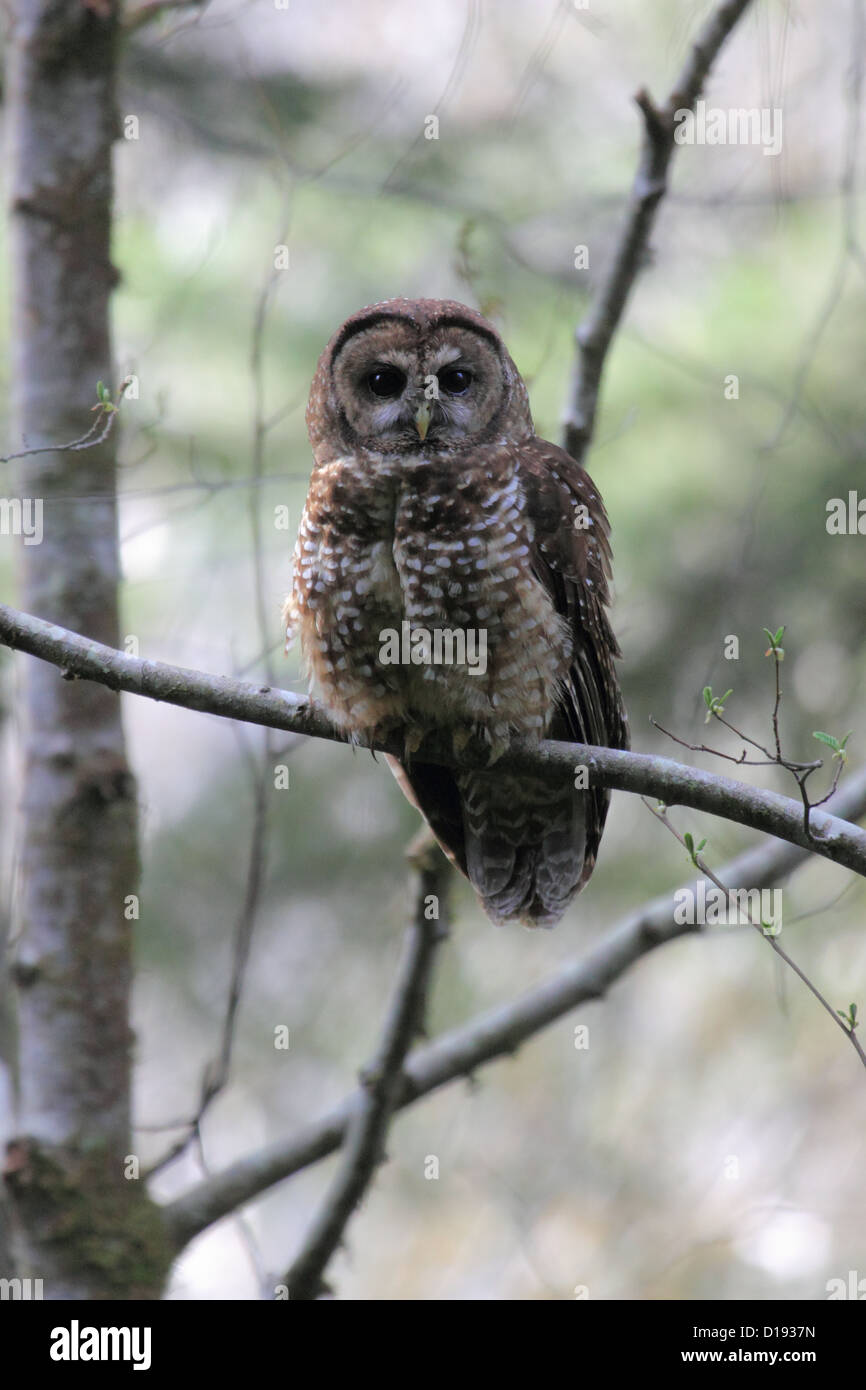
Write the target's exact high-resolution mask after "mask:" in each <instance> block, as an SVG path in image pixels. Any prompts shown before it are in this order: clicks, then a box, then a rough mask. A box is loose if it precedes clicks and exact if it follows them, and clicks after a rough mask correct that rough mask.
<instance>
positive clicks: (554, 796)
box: [388, 758, 606, 927]
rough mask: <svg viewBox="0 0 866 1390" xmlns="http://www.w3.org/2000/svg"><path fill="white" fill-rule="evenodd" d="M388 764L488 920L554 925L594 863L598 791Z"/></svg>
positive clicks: (495, 775)
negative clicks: (467, 880)
mask: <svg viewBox="0 0 866 1390" xmlns="http://www.w3.org/2000/svg"><path fill="white" fill-rule="evenodd" d="M388 761H389V763H390V764H391V770H392V772H393V773H394V775H395V776H396V778H397V780H398V782H399V783H400V785H401V787H402V789H403V791H404V793H405V794H406V796H407V797H408V799H409V800H410V801H411V802H412V803H413V805H415V806H417V808H418V810H419V811H420V812H421V813H422V815H423V816H424V817H425V819H426V820H427V822H428V824H429V826H430V828H431V830H432V831H433V833H434V835H435V836H436V838H437V840H438V841H439V843H440V845H441V846H442V848H443V850H444V851H445V853H446V854H447V855H448V857H449V858H450V859H451V861H452V862H453V863H454V864H455V865H456V867H457V868H458V869H460V871H461V872H462V873H464V874H465V875H466V877H467V878H468V879H469V880H470V882H471V883H472V886H473V887H474V888H475V891H476V892H477V894H478V896H479V898H480V900H481V904H482V906H483V908H484V911H485V912H486V913H487V915H488V917H490V918H491V920H492V921H494V922H496V923H497V924H498V923H502V922H508V921H511V920H513V919H515V918H517V919H519V920H520V921H522V922H523V923H524V924H525V925H526V926H528V927H552V926H554V925H555V924H556V923H557V922H558V921H559V919H560V917H561V916H562V914H563V912H564V911H565V909H566V908H567V906H568V904H569V903H570V902H571V900H572V898H573V897H574V896H575V894H576V893H578V892H579V891H580V889H581V888H582V887H583V885H584V884H585V883H586V881H587V879H588V878H589V876H590V874H591V873H592V870H593V867H594V865H595V856H596V851H597V848H598V838H599V834H600V826H598V830H597V833H594V832H596V827H597V825H598V809H599V808H598V807H597V806H596V804H595V801H594V800H593V798H597V797H598V793H593V792H591V791H576V790H574V789H572V788H571V787H570V785H568V784H566V785H564V786H563V785H562V784H560V785H559V786H553V787H552V786H551V785H550V782H549V781H548V780H546V779H544V778H541V777H539V778H533V777H530V776H527V775H526V774H525V773H524V774H521V775H520V776H519V777H517V776H511V775H509V774H508V773H501V772H495V771H494V772H461V773H458V774H457V776H456V777H455V775H454V774H453V773H452V772H450V771H449V770H448V769H447V768H441V767H435V766H433V765H432V764H429V763H412V764H411V765H410V766H409V767H405V766H403V765H402V764H400V763H398V762H397V761H396V759H392V758H389V759H388ZM605 809H606V806H605ZM602 819H603V817H602ZM588 825H589V826H590V827H591V828H590V830H589V833H588V831H587V826H588Z"/></svg>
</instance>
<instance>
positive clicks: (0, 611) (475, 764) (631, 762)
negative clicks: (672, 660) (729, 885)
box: [0, 604, 866, 876]
mask: <svg viewBox="0 0 866 1390" xmlns="http://www.w3.org/2000/svg"><path fill="white" fill-rule="evenodd" d="M0 645H4V646H7V647H13V648H16V649H18V650H19V651H24V652H29V653H30V655H31V656H37V657H39V658H40V659H41V660H43V661H49V662H52V663H53V664H54V665H55V666H60V667H61V668H62V669H63V674H64V676H65V678H66V679H69V680H71V679H74V678H75V677H79V678H81V679H84V680H93V681H98V682H99V683H100V684H102V685H107V686H108V687H109V688H110V689H111V690H126V691H129V692H130V693H131V694H133V695H145V696H147V697H148V698H149V699H152V700H165V701H167V702H168V703H169V704H173V705H180V706H182V707H183V708H184V709H193V710H199V711H202V712H205V713H208V714H216V715H220V716H221V717H222V718H227V719H242V720H244V721H246V722H247V723H249V724H264V725H265V726H267V727H268V728H272V729H286V730H289V731H290V732H293V733H299V734H308V735H310V736H312V737H313V738H326V739H332V740H334V741H336V742H345V741H346V739H345V735H344V734H343V733H342V732H341V731H340V730H339V729H337V728H335V727H334V725H333V724H332V723H331V722H330V720H329V719H328V717H327V715H326V714H325V713H324V712H323V711H322V710H320V709H317V708H316V706H315V705H313V704H311V703H310V701H308V700H305V699H303V698H302V696H300V695H295V694H292V693H291V692H290V691H288V690H273V689H271V687H270V686H256V685H252V684H250V683H249V682H248V681H239V680H233V679H231V678H230V677H228V676H211V675H206V674H205V673H204V672H201V671H191V670H187V669H186V668H185V667H182V666H169V665H168V664H167V663H164V662H160V661H143V660H141V659H140V658H139V657H133V656H127V655H126V654H125V653H124V652H119V651H115V650H114V648H113V647H106V646H103V645H102V644H101V643H100V642H93V641H91V640H90V639H89V638H87V637H81V636H79V635H78V634H77V633H74V632H69V631H67V629H66V628H62V627H58V626H57V625H56V624H55V623H46V622H43V620H42V619H41V618H34V617H33V616H32V615H31V614H28V613H20V612H18V611H17V610H16V609H14V608H9V607H8V606H7V605H5V604H0ZM373 747H374V748H375V749H376V751H378V752H383V753H391V754H393V755H394V756H395V757H398V758H399V757H402V756H404V748H403V739H402V737H401V736H400V735H399V734H396V733H395V734H394V735H393V736H392V737H391V738H389V739H383V740H381V741H380V740H376V741H375V742H374V744H373ZM422 757H423V760H424V761H425V762H431V763H436V764H439V765H441V766H444V767H449V766H454V765H455V759H454V754H453V752H452V750H451V748H450V745H449V744H448V743H447V741H445V740H438V741H437V740H436V739H433V738H430V739H428V740H426V741H425V743H424V744H423V752H422ZM488 759H489V752H488V750H486V749H484V748H481V747H473V746H472V745H467V747H466V748H465V749H464V750H463V752H462V753H461V756H460V766H461V767H466V768H482V769H483V768H484V767H486V766H487V765H488ZM496 767H497V770H501V771H505V770H506V769H507V770H508V771H513V772H534V773H536V774H538V772H539V771H547V772H549V774H550V776H551V778H555V777H559V778H562V777H567V776H568V777H573V776H574V774H575V769H576V768H577V767H585V768H586V769H587V773H588V778H589V782H590V784H591V785H593V786H601V787H611V788H613V789H614V790H616V791H627V792H633V793H635V794H636V795H639V796H653V797H655V798H656V799H657V800H659V801H663V802H664V803H665V804H666V805H667V806H691V807H692V809H693V810H696V811H707V812H709V813H710V815H714V816H721V817H723V818H724V819H725V820H730V821H734V822H736V823H737V824H739V825H746V826H749V827H750V828H751V829H752V830H762V831H764V832H766V833H767V834H768V835H776V836H777V837H778V838H779V839H782V840H789V841H790V843H791V844H792V845H799V846H800V847H801V848H802V849H809V850H812V851H813V853H815V854H820V855H821V856H822V857H823V858H825V859H830V860H832V862H833V863H834V864H841V865H842V866H843V867H844V868H846V869H852V870H853V871H854V872H855V873H858V874H862V875H864V876H866V831H864V830H862V829H860V827H859V826H856V825H849V824H848V823H847V822H846V821H844V820H840V819H839V818H838V817H836V816H833V815H831V814H830V813H829V812H828V811H816V812H815V814H814V815H813V816H812V817H811V819H810V827H809V832H808V833H807V831H806V828H805V826H804V823H803V808H802V805H801V803H800V802H799V801H793V800H791V798H790V797H787V796H780V795H779V794H778V793H777V792H771V791H763V790H761V789H759V788H757V787H751V786H749V785H748V783H746V782H737V781H734V780H733V779H732V778H730V777H720V776H718V775H717V774H715V773H711V772H704V771H702V770H701V769H700V768H695V767H685V766H684V765H683V764H682V763H675V762H672V761H671V760H670V759H669V758H660V757H656V756H654V755H650V754H647V753H625V752H622V751H621V750H620V749H617V748H594V747H591V746H589V745H588V744H582V743H554V742H551V741H550V740H544V741H543V742H541V743H539V744H538V745H537V746H533V745H530V744H526V743H523V742H520V741H516V742H515V743H513V744H512V746H511V748H510V749H509V751H508V752H507V753H506V754H504V755H503V756H502V757H501V758H500V759H499V760H498V762H497V764H496Z"/></svg>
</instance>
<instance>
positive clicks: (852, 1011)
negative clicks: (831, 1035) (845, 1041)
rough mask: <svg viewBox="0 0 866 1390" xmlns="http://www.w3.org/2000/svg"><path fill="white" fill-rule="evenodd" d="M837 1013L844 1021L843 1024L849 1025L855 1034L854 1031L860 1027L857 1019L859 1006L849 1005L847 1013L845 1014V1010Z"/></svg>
mask: <svg viewBox="0 0 866 1390" xmlns="http://www.w3.org/2000/svg"><path fill="white" fill-rule="evenodd" d="M836 1012H837V1014H838V1015H839V1017H840V1018H841V1019H842V1022H843V1023H847V1025H848V1028H849V1030H850V1031H851V1032H852V1033H853V1032H854V1029H855V1028H857V1027H858V1026H859V1020H858V1018H857V1005H856V1004H849V1005H848V1012H847V1013H845V1012H844V1010H843V1009H837V1010H836Z"/></svg>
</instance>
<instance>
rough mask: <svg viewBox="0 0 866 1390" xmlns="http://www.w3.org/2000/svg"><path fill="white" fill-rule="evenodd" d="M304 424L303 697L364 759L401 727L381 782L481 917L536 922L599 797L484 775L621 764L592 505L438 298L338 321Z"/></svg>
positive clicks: (483, 340) (510, 374) (467, 327)
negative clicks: (568, 763)
mask: <svg viewBox="0 0 866 1390" xmlns="http://www.w3.org/2000/svg"><path fill="white" fill-rule="evenodd" d="M307 428H308V431H309V436H310V442H311V444H312V449H313V457H314V459H315V466H314V468H313V473H312V478H311V481H310V487H309V492H308V496H307V500H306V505H305V507H304V512H303V517H302V520H301V525H300V529H299V534H298V540H297V545H296V547H295V552H294V561H293V590H292V593H291V595H290V597H289V598H288V599H287V600H286V604H285V607H284V620H285V624H286V637H287V642H291V641H292V640H293V638H294V637H295V636H297V637H298V638H299V640H300V646H301V653H302V658H303V662H304V666H305V669H306V671H307V673H308V675H309V679H310V693H311V696H312V697H313V698H314V699H316V700H317V701H319V702H320V703H321V704H322V705H323V706H324V707H325V709H326V710H327V711H328V713H329V714H330V716H331V718H332V719H333V721H334V722H335V723H336V724H337V725H338V726H339V727H340V728H341V729H342V730H344V731H345V733H346V735H347V736H348V737H350V738H352V739H353V740H355V741H357V742H359V743H369V742H370V741H372V740H373V739H374V738H376V737H377V736H385V735H390V734H393V733H394V731H395V730H396V729H399V730H402V731H403V736H404V749H405V752H404V756H403V757H402V758H401V759H399V760H398V759H389V761H390V762H391V765H392V770H393V771H394V772H395V775H396V776H397V779H398V781H399V782H400V785H401V787H402V789H403V791H404V792H405V794H406V796H407V797H408V798H409V800H410V801H411V802H412V803H413V804H414V805H415V806H416V807H417V808H418V810H419V811H420V812H421V814H422V815H423V816H424V817H425V819H426V820H427V822H428V824H429V825H430V827H431V829H432V831H433V833H434V834H435V836H436V838H437V839H438V841H439V843H440V844H441V846H442V848H443V849H444V850H445V852H446V853H447V854H448V855H449V857H450V858H451V860H452V861H453V862H454V864H455V865H456V866H457V867H458V868H459V869H460V870H461V871H462V872H463V873H464V874H465V875H466V876H467V877H468V878H469V879H470V881H471V883H472V884H473V886H474V888H475V890H476V892H477V894H478V896H479V898H480V901H481V903H482V905H483V907H484V909H485V911H486V912H487V914H488V916H489V917H491V918H492V919H493V921H494V922H503V921H507V920H510V919H513V918H518V919H520V920H521V921H523V922H524V923H525V924H526V925H528V926H552V925H553V924H554V923H555V922H556V921H558V919H559V918H560V917H561V916H562V913H563V912H564V910H565V908H566V907H567V905H568V903H569V902H570V900H571V899H572V898H573V897H574V895H575V894H576V893H577V892H579V891H580V889H581V888H582V887H583V885H584V884H585V883H586V882H587V880H588V879H589V877H590V875H591V873H592V870H593V867H594V865H595V860H596V855H597V853H598V846H599V841H600V838H601V833H602V829H603V826H604V821H605V817H606V815H607V809H608V802H609V794H608V793H607V792H606V791H605V790H604V789H603V788H599V787H592V788H586V789H575V787H574V786H573V785H572V783H571V781H567V782H562V781H561V780H553V779H551V778H550V777H548V776H546V775H545V774H544V773H541V772H539V773H538V774H537V775H530V774H527V773H521V774H519V775H517V774H515V773H513V772H506V771H497V768H496V759H497V757H498V756H499V755H500V754H501V753H502V751H503V750H504V749H505V748H506V747H507V745H508V743H509V742H510V741H511V739H512V738H515V737H517V736H520V737H522V738H524V739H529V740H539V739H541V738H544V737H549V738H554V739H565V740H569V741H579V742H584V743H592V744H605V745H607V746H609V747H612V748H625V747H627V743H628V733H627V723H626V717H625V712H624V709H623V704H622V699H621V696H620V690H619V685H618V682H617V677H616V673H615V670H614V665H613V659H614V658H615V657H618V656H619V655H620V652H619V649H618V647H617V644H616V640H615V638H614V636H613V633H612V631H611V627H610V624H609V622H608V617H607V612H606V606H607V604H608V603H609V595H608V579H609V575H610V543H609V527H608V520H607V516H606V514H605V510H604V506H603V504H602V501H601V498H600V497H599V494H598V490H597V488H596V487H595V485H594V483H593V482H592V480H591V478H590V477H589V475H588V474H587V473H586V472H585V471H584V469H583V468H581V467H580V465H579V464H577V463H576V462H575V461H574V459H572V458H571V457H570V456H569V455H568V454H566V453H565V452H564V451H563V450H562V449H560V448H558V447H557V446H556V445H555V444H550V443H548V442H547V441H546V440H544V439H539V437H538V436H537V435H536V433H535V430H534V427H533V423H532V416H531V414H530V409H529V398H528V395H527V391H526V387H525V385H524V382H523V379H522V378H521V376H520V373H519V372H518V371H517V368H516V367H515V365H514V363H513V361H512V360H511V357H510V356H509V354H508V352H507V350H506V348H505V344H504V343H503V341H502V339H501V337H500V335H499V334H498V333H497V331H496V329H495V328H493V327H492V325H491V324H490V323H488V322H487V321H486V319H484V318H482V317H481V315H480V314H478V313H476V312H475V311H474V310H473V309H469V308H467V307H466V306H465V305H463V304H458V303H455V302H453V301H451V300H436V299H390V300H386V301H384V302H383V303H380V304H374V305H371V306H369V307H368V308H365V309H361V310H360V311H359V312H358V313H356V314H353V315H352V316H351V318H349V319H347V320H346V322H345V323H344V324H343V325H342V327H341V328H340V329H339V330H338V331H337V333H335V335H334V336H333V338H332V339H331V341H330V342H329V343H328V345H327V347H326V348H325V350H324V352H323V353H322V356H321V358H320V360H319V364H318V368H317V370H316V374H315V377H314V379H313V385H312V390H311V393H310V400H309V404H308V407H307ZM432 731H437V732H439V733H440V734H442V733H443V732H444V733H445V734H446V735H447V736H450V738H451V740H452V743H453V748H454V751H455V755H456V756H457V757H459V753H460V750H461V749H462V748H464V747H465V745H466V742H467V740H468V739H469V737H470V736H474V737H475V738H480V739H481V740H483V741H484V742H485V744H486V745H487V746H488V748H489V762H488V764H487V766H486V767H485V768H484V770H479V771H455V770H450V769H447V768H444V767H439V766H435V765H434V764H432V763H429V762H425V761H424V760H423V739H424V737H425V736H426V735H427V734H428V733H430V732H432ZM419 749H420V750H421V751H420V753H419ZM575 780H578V779H575Z"/></svg>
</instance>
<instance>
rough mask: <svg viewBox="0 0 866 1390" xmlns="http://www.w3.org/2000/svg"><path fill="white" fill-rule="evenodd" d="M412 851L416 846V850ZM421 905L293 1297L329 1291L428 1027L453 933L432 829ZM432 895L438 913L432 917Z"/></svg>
mask: <svg viewBox="0 0 866 1390" xmlns="http://www.w3.org/2000/svg"><path fill="white" fill-rule="evenodd" d="M410 853H411V850H410ZM414 869H415V874H414V877H415V911H414V916H413V920H412V924H411V926H410V927H409V930H408V932H407V935H406V942H405V948H404V954H403V961H402V963H401V966H400V971H399V974H398V977H397V983H396V985H395V988H394V995H393V998H392V1001H391V1005H390V1008H389V1010H388V1015H387V1018H386V1019H385V1024H384V1028H383V1030H382V1039H381V1042H380V1044H379V1049H378V1052H377V1053H376V1057H375V1059H374V1060H373V1062H372V1063H371V1065H370V1066H369V1067H368V1068H366V1070H365V1071H364V1072H362V1074H361V1087H360V1090H359V1091H358V1092H357V1096H356V1102H355V1106H354V1108H353V1113H352V1116H351V1119H350V1120H349V1122H348V1124H347V1126H346V1139H345V1145H344V1152H343V1155H342V1159H341V1163H340V1167H339V1169H338V1171H337V1174H336V1177H335V1179H334V1181H333V1183H332V1185H331V1188H330V1189H329V1191H328V1193H327V1196H326V1197H325V1201H324V1203H323V1204H322V1207H321V1209H320V1211H319V1212H318V1214H317V1215H316V1218H315V1220H314V1221H313V1224H312V1226H311V1228H310V1231H309V1233H308V1235H307V1238H306V1240H305V1241H304V1244H303V1247H302V1249H301V1251H300V1253H299V1254H298V1256H297V1258H296V1259H295V1261H294V1263H293V1264H292V1267H291V1269H290V1270H289V1272H288V1274H287V1275H286V1280H285V1282H286V1284H287V1285H288V1290H289V1297H290V1298H291V1299H293V1300H299V1299H304V1300H310V1299H315V1298H318V1297H319V1295H320V1294H322V1293H325V1292H328V1290H327V1286H326V1285H325V1284H324V1282H323V1278H322V1276H323V1274H324V1271H325V1269H326V1267H327V1264H328V1261H329V1260H330V1259H331V1257H332V1255H333V1254H334V1252H335V1250H336V1249H337V1246H338V1245H339V1244H340V1241H341V1240H342V1238H343V1233H344V1231H345V1229H346V1227H347V1225H348V1224H349V1221H350V1219H351V1216H352V1213H353V1211H354V1210H355V1208H356V1207H357V1205H358V1203H359V1202H360V1200H361V1198H362V1197H363V1195H364V1192H365V1191H366V1189H367V1188H368V1187H369V1185H370V1183H371V1182H372V1181H373V1177H374V1175H375V1172H376V1169H377V1168H378V1166H379V1164H380V1163H381V1162H382V1160H383V1158H384V1143H385V1136H386V1134H387V1132H388V1126H389V1124H390V1121H391V1116H392V1114H393V1112H394V1110H395V1108H396V1106H397V1105H398V1103H399V1099H400V1094H401V1092H402V1091H403V1089H404V1086H405V1077H404V1072H403V1064H404V1062H405V1060H406V1056H407V1054H408V1052H409V1049H410V1047H411V1046H412V1043H413V1042H414V1040H415V1037H416V1036H417V1034H418V1033H419V1032H420V1031H421V1028H422V1025H423V1020H424V1010H425V1007H426V1002H427V990H428V985H429V981H430V976H431V972H432V969H433V960H434V957H435V954H436V947H437V946H438V944H439V942H440V941H441V940H442V939H443V938H444V937H445V936H447V934H448V926H447V920H446V917H445V915H444V912H443V913H442V914H441V915H440V907H444V903H445V895H446V891H447V885H448V877H449V875H450V873H451V868H450V865H449V863H448V860H447V859H446V858H445V856H444V855H443V854H442V852H441V850H440V849H439V846H438V845H437V844H436V843H435V841H434V840H433V838H432V836H430V835H429V833H425V834H424V836H423V844H422V846H421V848H420V849H418V850H417V851H416V852H415V855H414ZM431 899H433V900H435V915H431Z"/></svg>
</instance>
